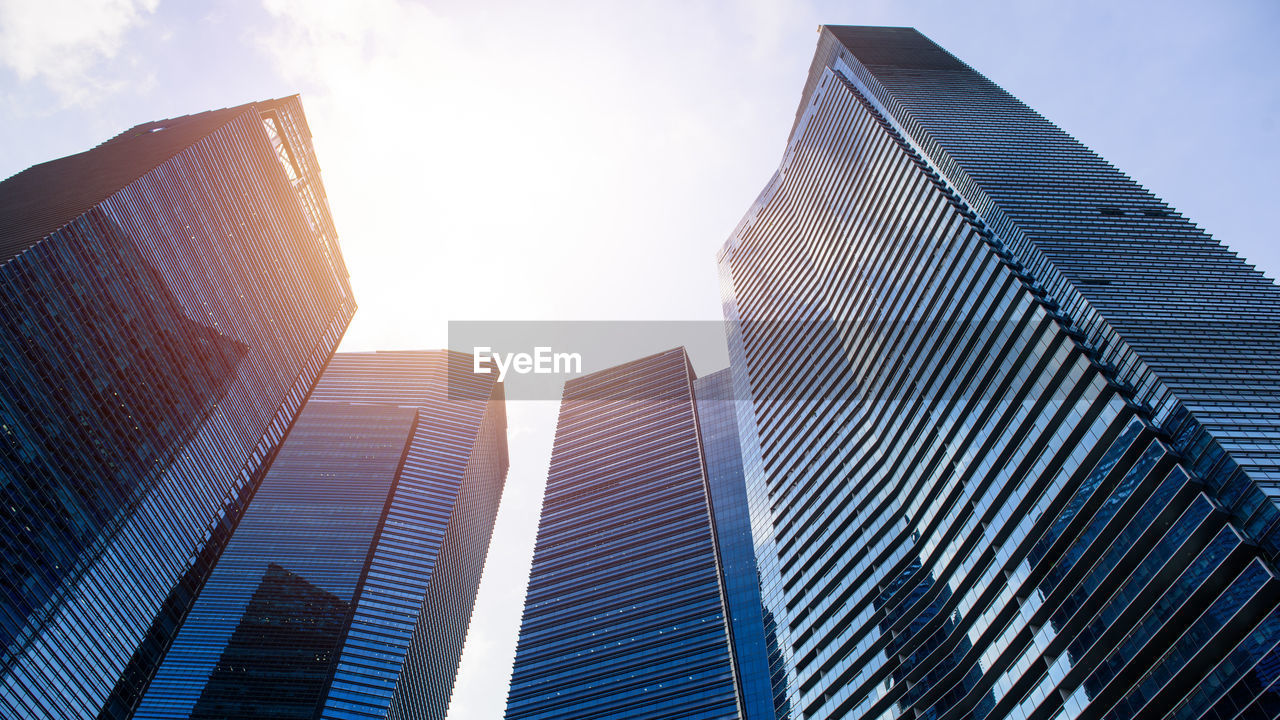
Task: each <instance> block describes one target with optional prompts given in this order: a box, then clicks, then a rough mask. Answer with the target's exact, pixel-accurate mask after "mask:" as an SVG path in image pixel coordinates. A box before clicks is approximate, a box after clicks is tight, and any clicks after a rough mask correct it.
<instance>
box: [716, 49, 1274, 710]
mask: <svg viewBox="0 0 1280 720" xmlns="http://www.w3.org/2000/svg"><path fill="white" fill-rule="evenodd" d="M720 262H721V269H722V273H723V274H722V277H723V279H724V281H725V287H726V288H727V289H726V304H725V307H726V317H727V319H728V320H730V322H729V331H730V356H731V359H732V365H733V368H734V384H735V387H736V388H737V390H738V397H739V399H740V400H741V399H743V398H746V397H748V396H749V397H750V402H745V401H744V402H740V403H739V405H740V407H741V408H742V409H743V411H742V412H741V413H740V415H739V421H740V425H741V426H742V427H743V429H744V433H743V436H744V437H745V438H746V439H747V440H746V442H744V445H743V451H744V464H745V467H746V473H747V484H748V489H749V496H750V497H751V508H752V519H753V521H754V523H755V528H756V530H757V533H756V545H757V550H758V552H759V557H760V562H761V572H762V585H763V588H764V590H763V595H764V598H765V604H766V607H767V609H768V610H769V611H770V612H771V613H772V615H773V617H774V618H775V619H776V624H777V634H778V649H779V652H778V654H777V656H776V657H775V662H774V670H775V674H774V682H775V685H776V686H777V687H778V688H779V689H780V691H781V692H782V693H783V694H784V695H785V696H786V697H787V698H788V701H789V706H790V711H791V713H792V714H793V716H794V717H803V718H844V717H849V718H857V717H890V716H897V717H903V716H905V717H917V718H923V717H928V718H959V717H966V718H969V717H973V718H979V717H989V718H996V717H1001V718H1002V717H1019V718H1074V717H1095V718H1096V717H1108V718H1134V717H1166V716H1168V717H1179V718H1183V717H1185V718H1195V717H1201V716H1209V717H1218V718H1225V717H1270V716H1272V715H1275V714H1276V713H1277V712H1280V692H1278V688H1277V685H1276V681H1277V679H1278V678H1280V675H1278V674H1277V673H1276V668H1277V667H1278V664H1277V661H1278V660H1280V654H1278V652H1277V650H1276V643H1277V641H1278V640H1280V612H1277V610H1276V608H1277V600H1278V599H1280V584H1277V581H1276V577H1275V561H1276V556H1277V551H1278V550H1280V522H1278V519H1280V515H1278V514H1277V509H1276V506H1275V504H1276V500H1277V497H1280V490H1278V489H1277V488H1278V485H1277V481H1280V475H1278V474H1277V473H1278V472H1280V332H1278V331H1277V327H1278V323H1280V290H1278V289H1277V287H1276V285H1275V284H1273V283H1272V282H1271V281H1270V280H1268V279H1267V278H1266V277H1264V276H1263V275H1262V274H1261V273H1259V272H1257V271H1256V270H1254V269H1253V267H1251V266H1249V265H1248V264H1246V263H1245V262H1244V261H1243V260H1241V259H1240V258H1239V257H1237V256H1236V255H1234V254H1232V253H1231V252H1229V251H1228V250H1227V249H1226V248H1224V247H1223V246H1222V245H1221V244H1219V243H1218V242H1216V241H1215V240H1213V239H1212V238H1211V237H1209V236H1208V235H1206V234H1205V233H1204V232H1203V231H1201V230H1200V229H1198V228H1197V227H1195V226H1194V225H1192V224H1191V223H1190V222H1188V221H1187V220H1185V219H1183V218H1182V217H1181V216H1179V215H1177V214H1176V213H1175V212H1173V211H1172V210H1170V209H1169V207H1168V206H1166V205H1165V204H1164V203H1162V202H1160V201H1159V200H1158V199H1156V198H1155V197H1153V196H1152V195H1151V194H1150V193H1148V192H1147V191H1146V190H1143V189H1142V188H1141V187H1139V186H1138V185H1137V184H1135V183H1134V182H1133V181H1131V180H1130V179H1129V178H1127V177H1126V176H1125V175H1123V174H1121V173H1120V172H1119V171H1117V170H1116V169H1115V168H1113V167H1111V166H1110V165H1108V164H1107V163H1106V162H1105V161H1103V160H1102V159H1101V158H1099V157H1098V156H1097V155H1094V154H1093V153H1092V152H1090V151H1089V150H1088V149H1087V148H1085V147H1083V146H1082V145H1080V144H1079V143H1078V142H1076V141H1075V140H1073V139H1072V138H1071V137H1069V136H1067V135H1066V134H1065V133H1063V132H1062V131H1061V130H1059V129H1058V128H1056V127H1055V126H1054V125H1052V124H1051V123H1050V122H1048V121H1047V120H1045V119H1044V118H1043V117H1041V116H1039V115H1037V114H1036V113H1035V112H1034V111H1032V110H1031V109H1029V108H1027V107H1026V106H1025V105H1023V104H1022V103H1020V102H1018V101H1017V100H1016V99H1015V98H1013V97H1011V96H1010V95H1009V94H1007V93H1005V92H1004V91H1003V90H1001V89H1000V88H999V87H997V86H996V85H994V84H993V83H991V82H990V81H988V80H987V79H985V78H984V77H982V76H981V75H979V74H978V73H977V72H975V71H974V70H972V69H971V68H969V67H968V66H966V65H965V64H963V63H962V62H960V61H959V60H957V59H956V58H954V57H952V56H951V55H949V54H948V53H947V52H945V51H944V50H942V49H941V48H939V47H938V46H936V45H934V44H933V43H932V42H930V41H929V40H928V39H926V38H924V37H923V36H921V35H920V34H918V33H917V32H915V31H914V30H910V29H901V28H858V27H827V28H823V29H822V30H821V36H820V40H819V43H818V50H817V56H816V57H815V59H814V62H813V65H812V69H811V71H810V73H809V78H808V81H807V82H806V84H805V89H804V93H803V96H802V98H801V103H800V107H799V110H798V112H797V117H796V121H795V126H794V128H793V131H792V135H791V139H790V141H789V144H788V146H787V148H786V152H785V154H784V157H783V160H782V163H781V166H780V168H779V170H778V171H777V173H776V175H775V176H774V177H773V179H772V180H771V181H770V182H769V183H768V185H767V186H766V187H765V189H764V191H763V192H762V193H761V195H760V196H759V198H758V200H757V201H756V203H755V205H754V207H752V209H751V210H750V211H749V212H748V214H747V216H746V217H745V218H744V220H743V221H742V223H741V224H740V225H739V227H738V228H737V229H736V230H735V231H734V233H733V235H732V236H731V237H730V239H729V241H728V242H727V244H726V246H725V248H724V249H723V250H722V252H721V255H720Z"/></svg>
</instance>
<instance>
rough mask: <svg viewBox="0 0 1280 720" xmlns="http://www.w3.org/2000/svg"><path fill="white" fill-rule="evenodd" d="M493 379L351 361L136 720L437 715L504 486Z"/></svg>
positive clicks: (319, 392) (214, 579)
mask: <svg viewBox="0 0 1280 720" xmlns="http://www.w3.org/2000/svg"><path fill="white" fill-rule="evenodd" d="M496 378H497V374H496V373H493V374H488V375H484V374H474V373H473V372H472V358H471V357H470V356H467V355H461V354H458V353H450V352H446V351H424V352H412V351H405V352H377V353H339V354H337V355H335V356H334V357H333V360H332V362H331V363H330V364H329V367H328V368H327V369H326V370H325V372H324V374H323V376H322V377H321V379H320V381H319V383H317V385H316V388H315V391H314V393H313V394H312V397H311V399H310V400H309V401H308V402H307V404H306V407H305V408H303V411H302V415H301V417H300V418H299V419H298V422H297V423H296V425H295V426H294V428H293V430H292V431H291V432H290V433H289V435H288V437H287V438H285V441H284V443H283V446H282V447H281V449H280V452H279V454H278V456H277V457H276V460H275V462H274V463H273V464H272V466H271V469H270V470H269V471H268V473H267V475H266V477H265V478H264V479H263V481H262V485H261V487H260V488H259V489H258V491H257V493H256V495H255V496H254V498H253V500H252V502H251V503H250V504H249V508H248V510H247V511H246V512H245V515H244V519H243V520H242V521H241V523H240V526H239V528H238V529H237V530H236V533H235V535H234V536H233V537H232V538H231V541H230V543H229V544H228V545H227V549H226V551H225V552H224V553H223V556H222V559H221V560H220V561H219V563H218V565H217V567H216V568H215V569H214V571H213V573H212V575H211V577H210V578H209V581H208V582H207V584H206V585H205V587H204V590H203V591H202V592H201V593H200V595H199V597H198V598H197V599H196V602H195V605H194V607H193V608H192V610H191V612H190V615H189V616H188V618H187V621H186V623H185V624H184V625H183V626H182V628H181V630H180V631H179V633H178V636H177V639H176V640H175V641H174V643H173V647H172V649H171V650H170V651H169V653H168V655H166V657H165V659H164V661H163V664H162V665H161V667H160V669H159V671H158V672H157V673H156V676H155V679H154V680H153V682H152V683H151V685H150V687H149V689H148V690H147V693H146V695H145V696H144V697H143V699H142V703H141V705H140V707H139V708H138V710H137V713H136V714H135V715H134V717H136V718H209V719H213V718H237V719H245V718H300V719H303V718H305V719H310V718H437V719H443V718H444V717H445V714H446V712H447V710H448V705H449V696H450V694H451V692H452V689H453V682H454V677H455V674H456V672H457V667H458V661H459V658H460V656H461V653H462V645H463V641H464V640H465V637H466V632H467V626H468V624H469V622H470V619H471V610H472V607H473V605H474V602H475V594H476V589H477V587H478V586H479V583H480V575H481V572H482V571H483V569H484V561H485V557H486V555H487V552H488V547H489V537H490V534H491V533H492V530H493V522H494V518H495V516H496V514H497V511H498V503H499V500H500V499H501V497H502V489H503V485H504V482H505V479H506V472H507V454H506V450H507V445H506V412H505V407H504V401H503V394H502V386H501V384H499V383H497V382H496Z"/></svg>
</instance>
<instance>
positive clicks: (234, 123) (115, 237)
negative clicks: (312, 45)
mask: <svg viewBox="0 0 1280 720" xmlns="http://www.w3.org/2000/svg"><path fill="white" fill-rule="evenodd" d="M266 117H271V118H273V119H274V122H275V123H276V128H277V130H276V132H277V135H278V138H277V142H278V143H279V144H281V145H282V146H287V147H288V148H289V152H290V153H291V154H292V157H293V159H294V167H293V174H292V175H290V174H289V173H287V172H286V171H285V168H283V167H282V165H281V162H280V160H279V159H278V158H279V156H278V154H277V152H276V151H275V150H274V149H273V145H272V141H271V140H270V138H269V137H268V134H267V132H266V129H265V127H264V118H266ZM0 218H3V222H0V296H2V297H3V299H2V300H0V372H3V375H4V382H3V383H0V435H3V439H2V440H0V496H2V497H0V499H2V502H0V506H2V507H0V566H2V567H0V714H2V715H4V716H5V717H12V718H23V717H32V718H47V717H58V718H94V717H103V718H116V717H125V716H127V715H128V713H129V712H130V709H131V708H132V707H133V705H134V704H135V703H136V701H137V698H138V696H139V693H140V692H141V690H142V689H143V688H145V686H146V683H147V682H148V680H149V678H150V677H151V675H152V673H153V672H154V669H155V667H156V664H157V662H158V660H159V658H160V657H161V656H162V655H163V653H164V651H165V649H166V648H167V647H168V645H169V643H170V641H171V640H172V637H173V629H174V628H175V627H176V626H177V625H179V624H180V623H181V622H182V620H183V618H184V617H185V615H186V613H187V612H188V610H189V608H190V605H191V599H192V598H193V597H194V595H195V593H196V592H197V591H198V589H199V587H200V585H201V584H202V583H203V582H204V580H205V578H206V577H207V576H208V573H209V571H210V569H211V568H212V566H213V564H214V562H215V561H216V559H217V557H218V554H219V552H220V551H221V550H222V548H223V547H224V546H225V544H226V542H227V538H228V537H229V536H230V533H231V531H232V530H233V529H234V527H235V526H236V523H237V522H238V520H239V519H240V517H241V514H242V513H243V510H244V507H245V506H246V503H247V500H248V498H249V497H250V496H251V495H252V493H253V491H254V489H255V488H256V487H257V484H258V483H259V481H260V480H261V478H262V474H263V472H264V469H265V467H266V465H267V464H268V463H269V461H270V458H271V457H272V455H273V454H274V453H275V451H276V449H277V448H278V445H279V443H280V440H281V438H282V437H283V436H284V434H285V432H286V431H287V429H288V428H289V427H290V425H291V424H292V423H293V421H294V418H295V417H296V415H297V413H298V410H299V408H300V407H301V406H302V404H303V401H304V400H305V398H306V396H307V394H308V393H309V392H310V390H311V387H312V384H313V383H314V382H315V379H316V378H317V376H318V375H319V373H320V370H321V368H322V367H323V366H324V363H325V362H326V361H327V360H328V358H329V356H330V354H331V353H332V352H333V349H334V348H335V347H336V346H337V343H338V341H339V339H340V338H341V336H342V333H343V331H344V330H345V328H346V326H347V323H348V322H349V321H350V318H351V315H352V313H353V312H354V310H355V304H354V302H353V300H352V298H351V292H350V288H349V286H348V284H347V279H346V270H345V269H344V267H343V265H342V261H341V258H340V255H339V253H338V247H337V234H336V232H335V230H334V228H333V223H332V220H331V219H330V218H329V215H328V209H327V206H326V203H325V199H324V191H323V187H322V185H321V184H320V177H319V169H318V166H317V165H316V162H315V157H314V155H313V154H312V151H311V147H310V134H309V131H308V129H307V125H306V120H305V118H304V116H303V113H302V106H301V104H300V103H299V101H298V99H297V98H296V97H292V98H285V99H282V100H272V101H265V102H260V103H254V104H251V105H244V106H240V107H236V108H230V109H226V110H220V111H215V112H210V113H203V114H199V115H192V116H187V117H183V118H175V119H173V120H165V121H160V122H155V123H148V124H145V125H141V126H138V127H136V128H133V129H132V130H129V131H126V132H125V133H122V134H121V135H119V136H118V137H116V138H113V139H112V140H110V141H108V142H106V143H103V144H102V145H100V146H98V147H96V148H94V149H92V150H90V151H88V152H85V153H81V154H79V155H73V156H70V157H67V158H63V159H60V160H54V161H52V162H49V163H44V164H42V165H38V166H35V167H33V168H30V169H28V170H26V171H24V172H22V173H19V174H18V175H15V176H13V177H11V178H9V179H7V180H5V181H4V182H3V183H0Z"/></svg>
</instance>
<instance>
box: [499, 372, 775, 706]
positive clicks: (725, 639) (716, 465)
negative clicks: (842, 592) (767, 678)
mask: <svg viewBox="0 0 1280 720" xmlns="http://www.w3.org/2000/svg"><path fill="white" fill-rule="evenodd" d="M704 387H707V391H708V392H709V393H712V394H715V393H722V392H723V391H724V390H725V389H726V388H724V387H722V386H720V387H715V386H704ZM714 404H716V403H713V402H710V401H709V402H708V403H707V405H708V412H709V413H710V414H709V415H708V416H707V417H706V422H707V423H708V425H709V426H710V427H709V428H708V429H709V430H710V429H711V428H715V429H714V433H713V434H715V435H716V439H715V440H714V441H713V443H714V444H715V446H716V448H717V450H716V457H715V458H714V459H712V458H708V460H707V467H708V468H709V469H711V468H713V470H712V472H715V473H716V475H717V477H718V478H719V479H720V480H721V481H723V482H724V483H730V484H731V483H733V482H735V481H736V482H739V483H740V482H741V480H740V479H737V480H735V478H734V476H735V474H736V471H735V469H734V466H733V460H732V458H731V456H729V454H728V453H727V451H728V450H729V448H727V447H725V446H724V440H725V436H724V434H723V433H726V432H731V431H730V429H729V428H728V426H727V425H726V424H725V418H724V416H723V415H721V414H719V413H718V412H717V410H716V409H714V408H711V407H710V406H711V405H714ZM719 404H722V405H723V404H725V403H724V402H723V401H721V402H720V403H719ZM721 409H722V408H721ZM700 420H701V417H700V411H699V410H698V407H697V406H696V405H695V399H694V377H693V371H692V368H691V367H690V366H689V361H688V358H687V357H686V355H685V352H684V350H683V349H676V350H671V351H667V352H665V353H660V354H658V355H653V356H650V357H647V358H643V359H641V360H636V361H634V362H631V363H627V364H625V365H620V366H618V367H615V368H611V369H609V370H603V371H600V372H597V373H593V374H591V375H587V376H584V377H582V378H577V379H574V380H570V381H569V382H567V383H565V389H564V397H563V400H562V402H561V406H560V418H559V422H558V425H557V429H556V440H555V446H554V448H553V449H552V455H551V468H550V471H549V474H548V477H547V490H546V498H545V500H544V502H543V507H542V517H541V522H540V524H539V526H538V540H537V546H536V549H535V551H534V558H533V568H532V571H531V574H530V578H529V592H528V595H527V596H526V599H525V612H524V621H523V624H522V625H521V628H520V640H519V644H518V646H517V649H516V659H515V667H514V669H513V672H512V677H511V690H510V694H509V695H508V699H507V714H506V717H507V718H508V720H515V719H517V718H577V719H585V718H653V719H654V720H657V719H658V718H671V717H689V718H739V717H741V716H742V710H741V708H742V703H741V702H740V699H739V684H738V681H737V680H738V679H737V675H736V672H735V666H734V655H735V652H738V653H740V658H741V659H744V660H746V661H747V662H750V661H751V658H752V657H753V653H758V650H759V647H760V645H761V644H762V643H761V639H760V637H758V636H756V637H752V636H751V635H750V633H751V632H753V631H752V630H751V627H752V625H753V622H752V620H751V619H750V618H749V617H744V618H743V623H742V625H741V626H740V627H741V630H739V629H738V628H734V629H733V630H732V631H731V629H730V626H729V623H728V622H727V620H726V619H727V617H728V613H727V610H726V608H727V604H726V602H725V597H726V593H725V590H724V588H728V589H729V592H730V593H732V594H733V595H734V596H735V597H736V600H734V601H731V602H734V603H736V604H739V605H742V603H744V602H745V603H750V596H751V589H752V587H754V586H755V583H756V580H755V577H754V573H753V569H752V575H751V576H749V577H747V578H745V582H740V581H738V580H737V579H734V580H728V581H726V579H725V578H723V577H722V576H721V572H720V566H719V562H718V555H717V552H718V551H717V538H716V530H715V527H714V526H713V517H712V509H711V507H710V504H709V502H708V499H709V494H708V492H709V491H708V484H707V476H706V474H705V473H704V469H703V468H704V465H703V456H702V448H703V445H702V443H701V442H700V437H699V431H698V424H699V421H700ZM726 497H729V498H730V499H728V500H726V502H725V503H724V504H723V508H722V509H723V511H724V514H725V515H724V516H725V518H726V522H725V526H726V527H725V528H724V532H725V533H726V534H727V535H726V537H732V536H733V535H734V534H735V532H738V531H737V530H735V522H741V520H734V519H733V516H734V514H735V509H734V506H733V503H732V499H731V494H730V495H726ZM741 510H742V508H741V506H738V508H737V512H739V513H740V512H741ZM718 520H719V516H718V515H717V522H718ZM741 550H742V548H741V547H740V544H739V543H737V542H736V541H735V542H732V543H731V546H730V547H728V548H725V551H726V552H727V553H728V556H729V557H732V558H734V559H733V562H734V570H733V571H732V572H741V571H743V570H745V568H742V566H741V562H742V561H743V560H744V558H742V557H741ZM726 571H728V568H727V567H726ZM756 602H757V605H756V609H755V617H756V618H759V606H758V600H757V601H756ZM758 622H759V620H758V619H757V620H755V623H758ZM755 628H756V629H755V632H762V630H760V629H759V625H755ZM731 632H733V633H734V634H733V636H732V637H733V638H734V639H735V640H737V641H738V645H737V647H736V648H735V647H734V646H733V644H732V643H733V641H731ZM749 683H750V681H749V680H748V681H746V682H745V683H744V686H749ZM763 699H765V700H767V696H766V697H765V698H763ZM750 702H755V703H758V702H759V699H756V700H753V701H750ZM753 717H754V716H753Z"/></svg>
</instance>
